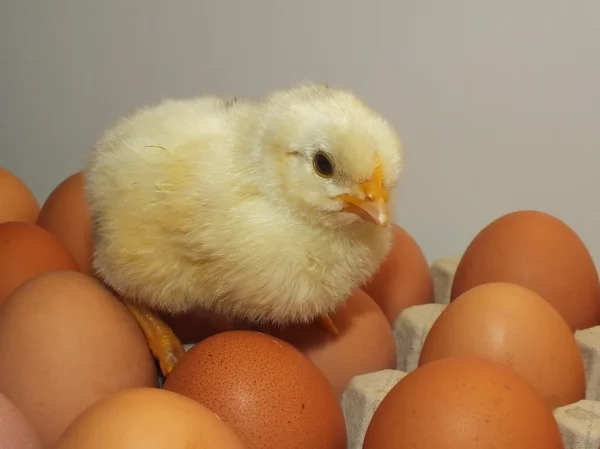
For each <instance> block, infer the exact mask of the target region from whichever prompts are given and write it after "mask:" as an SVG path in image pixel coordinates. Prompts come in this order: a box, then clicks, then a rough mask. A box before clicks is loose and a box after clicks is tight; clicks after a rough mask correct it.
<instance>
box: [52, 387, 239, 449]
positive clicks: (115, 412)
mask: <svg viewBox="0 0 600 449" xmlns="http://www.w3.org/2000/svg"><path fill="white" fill-rule="evenodd" d="M54 449H245V446H244V445H243V444H242V442H241V441H240V439H239V438H238V437H237V435H236V434H235V433H234V432H233V430H232V429H231V428H230V427H229V426H228V425H227V424H225V423H224V422H223V421H221V420H220V419H219V417H217V416H216V415H215V414H214V413H213V412H211V411H210V410H208V409H207V408H206V407H204V406H203V405H201V404H199V403H198V402H196V401H193V400H191V399H189V398H186V397H185V396H181V395H179V394H176V393H172V392H170V391H166V390H159V389H156V388H135V389H129V390H125V391H122V392H119V393H115V394H113V395H111V396H108V397H107V398H105V399H103V400H100V401H98V402H96V403H95V404H94V405H92V406H91V407H89V408H88V409H87V410H85V411H84V412H83V413H82V414H81V415H80V416H79V417H78V418H77V419H76V420H75V421H73V423H71V425H70V426H69V427H68V428H67V430H66V431H65V432H64V433H63V434H62V435H61V437H60V439H59V441H58V443H57V444H56V446H55V448H54Z"/></svg>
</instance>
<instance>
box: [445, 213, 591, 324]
mask: <svg viewBox="0 0 600 449" xmlns="http://www.w3.org/2000/svg"><path fill="white" fill-rule="evenodd" d="M489 282H511V283H514V284H519V285H522V286H523V287H527V288H529V289H531V290H533V291H534V292H536V293H537V294H538V295H540V296H541V297H543V298H544V299H546V300H547V301H548V302H550V304H552V305H553V306H554V307H555V308H556V309H557V310H558V311H559V313H560V314H561V315H562V316H563V317H564V318H565V320H566V321H567V323H568V324H569V325H570V326H571V329H573V330H579V329H586V328H590V327H593V326H596V325H598V324H600V280H599V279H598V272H597V270H596V266H595V264H594V261H593V259H592V256H591V255H590V253H589V251H588V249H587V248H586V246H585V244H584V243H583V241H582V240H581V239H580V238H579V236H578V235H577V234H576V233H575V231H573V230H572V229H571V228H570V227H569V226H567V225H566V224H565V223H564V222H562V221H561V220H559V219H558V218H556V217H553V216H552V215H549V214H546V213H544V212H539V211H531V210H524V211H517V212H512V213H509V214H507V215H504V216H502V217H500V218H498V219H496V220H494V221H493V222H492V223H490V224H489V225H487V226H486V227H485V228H484V229H483V230H481V231H480V232H479V233H478V234H477V236H476V237H475V238H474V239H473V241H472V242H471V243H470V244H469V246H468V247H467V249H466V251H465V253H464V254H463V256H462V258H461V259H460V262H459V264H458V266H457V268H456V273H455V275H454V280H453V283H452V290H451V294H450V300H454V299H455V298H457V297H458V296H460V295H462V294H463V293H464V292H466V291H467V290H470V289H471V288H473V287H476V286H477V285H481V284H486V283H489Z"/></svg>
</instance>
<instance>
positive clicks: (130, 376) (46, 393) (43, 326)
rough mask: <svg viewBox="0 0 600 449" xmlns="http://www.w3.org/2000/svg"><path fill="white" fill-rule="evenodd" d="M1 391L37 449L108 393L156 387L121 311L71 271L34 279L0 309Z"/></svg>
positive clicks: (142, 345) (134, 330) (133, 327)
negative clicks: (37, 444) (25, 423)
mask: <svg viewBox="0 0 600 449" xmlns="http://www.w3.org/2000/svg"><path fill="white" fill-rule="evenodd" d="M0 367H2V368H1V369H0V392H2V393H4V394H5V395H6V396H7V397H8V398H9V399H10V400H11V401H13V402H14V403H15V405H16V406H17V407H19V409H20V410H21V411H22V412H23V414H24V415H25V416H26V417H27V418H28V420H29V422H30V423H31V424H32V426H33V428H34V429H35V430H36V432H37V434H38V437H39V438H40V441H41V443H42V445H43V446H44V447H46V446H50V445H51V444H52V443H53V442H54V441H55V440H56V438H57V437H58V436H59V435H60V433H61V432H62V431H63V430H64V429H65V427H66V426H67V425H69V423H70V422H71V421H72V420H73V419H74V418H75V417H76V416H77V415H78V414H79V413H80V412H81V411H83V410H84V409H85V408H86V407H88V406H89V405H91V404H92V403H94V402H95V401H97V400H98V399H101V398H103V397H105V396H107V395H108V394H111V393H113V392H115V391H118V390H122V389H125V388H131V387H146V386H147V387H151V386H157V383H158V379H157V372H156V367H155V363H154V361H153V359H152V357H151V354H150V351H149V349H148V346H147V344H146V340H145V338H144V336H143V334H142V332H141V330H140V328H139V326H138V325H137V323H136V322H135V320H134V319H133V317H132V316H131V315H130V314H129V313H128V311H127V309H126V308H125V306H124V305H123V304H122V303H121V302H119V301H118V300H117V298H116V297H115V296H114V295H113V294H112V293H111V292H110V291H109V290H108V289H106V288H105V287H104V286H103V285H102V284H100V283H99V282H98V281H96V280H95V279H94V278H92V277H89V276H86V275H84V274H82V273H79V272H75V271H56V272H51V273H46V274H43V275H41V276H38V277H36V278H34V279H32V280H30V281H28V282H27V283H25V284H24V285H22V286H21V287H19V288H18V289H17V290H15V291H14V292H13V293H12V294H11V295H10V296H9V297H8V298H7V299H6V301H5V302H4V303H3V304H2V307H0Z"/></svg>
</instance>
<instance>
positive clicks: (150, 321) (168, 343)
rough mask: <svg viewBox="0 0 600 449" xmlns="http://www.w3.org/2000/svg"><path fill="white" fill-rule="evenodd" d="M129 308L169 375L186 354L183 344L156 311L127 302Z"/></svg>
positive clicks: (162, 369)
mask: <svg viewBox="0 0 600 449" xmlns="http://www.w3.org/2000/svg"><path fill="white" fill-rule="evenodd" d="M126 305H127V308H128V309H129V311H130V312H131V314H132V315H133V317H134V318H135V320H136V321H137V323H138V325H139V326H140V328H141V329H142V332H143V333H144V336H145V337H146V341H147V342H148V346H149V348H150V351H152V355H153V356H154V357H155V358H156V359H157V360H158V363H159V364H160V369H161V371H162V374H163V375H164V376H165V377H166V376H168V375H169V374H170V373H171V371H172V370H173V367H174V366H175V365H176V364H177V362H179V360H181V358H182V357H183V356H184V354H185V350H184V349H183V345H182V344H181V342H180V341H179V339H178V338H177V336H176V335H175V334H174V333H173V331H172V330H171V328H170V327H169V326H168V325H167V324H166V323H165V322H164V321H163V320H162V319H161V318H160V317H159V316H158V314H157V313H155V312H154V311H152V310H150V309H147V308H143V307H140V306H138V305H137V304H133V303H132V302H126Z"/></svg>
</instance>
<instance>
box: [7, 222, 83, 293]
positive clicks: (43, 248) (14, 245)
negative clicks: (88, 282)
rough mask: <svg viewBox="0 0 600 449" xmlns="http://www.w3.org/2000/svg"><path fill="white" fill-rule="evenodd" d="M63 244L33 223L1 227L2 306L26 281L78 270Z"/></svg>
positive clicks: (17, 223)
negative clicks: (58, 271)
mask: <svg viewBox="0 0 600 449" xmlns="http://www.w3.org/2000/svg"><path fill="white" fill-rule="evenodd" d="M78 269H79V267H78V266H77V263H76V262H75V260H74V259H73V257H71V255H70V254H69V252H68V251H67V250H66V249H65V248H64V247H63V246H62V245H61V244H60V242H59V241H58V240H57V239H56V237H54V236H53V235H52V234H50V233H49V232H48V231H46V230H45V229H42V228H40V227H39V226H36V225H35V224H32V223H23V222H5V223H0V303H2V301H3V300H4V299H5V298H6V297H7V296H8V295H9V294H10V293H11V292H12V291H13V290H15V289H16V288H17V287H19V286H20V285H21V284H23V283H24V282H25V281H27V280H29V279H32V278H34V277H36V276H38V275H40V274H43V273H47V272H50V271H56V270H78Z"/></svg>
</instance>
